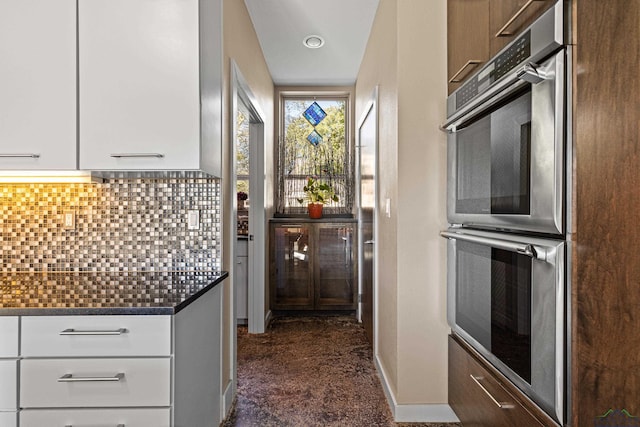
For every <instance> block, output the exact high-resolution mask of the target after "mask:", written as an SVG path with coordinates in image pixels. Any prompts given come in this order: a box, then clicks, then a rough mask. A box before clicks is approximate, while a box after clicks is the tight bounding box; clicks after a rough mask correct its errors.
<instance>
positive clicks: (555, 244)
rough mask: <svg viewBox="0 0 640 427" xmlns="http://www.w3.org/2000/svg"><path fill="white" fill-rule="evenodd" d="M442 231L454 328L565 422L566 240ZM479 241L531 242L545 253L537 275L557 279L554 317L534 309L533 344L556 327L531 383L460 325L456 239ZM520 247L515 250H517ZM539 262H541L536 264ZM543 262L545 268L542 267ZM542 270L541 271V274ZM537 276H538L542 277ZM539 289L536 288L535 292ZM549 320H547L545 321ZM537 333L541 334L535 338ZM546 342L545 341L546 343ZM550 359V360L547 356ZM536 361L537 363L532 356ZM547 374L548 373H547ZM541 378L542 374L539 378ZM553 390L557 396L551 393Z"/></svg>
mask: <svg viewBox="0 0 640 427" xmlns="http://www.w3.org/2000/svg"><path fill="white" fill-rule="evenodd" d="M441 235H442V236H443V237H445V238H447V239H449V241H448V244H447V277H448V280H447V321H448V323H449V326H450V327H451V329H452V331H454V332H455V333H456V334H458V335H459V336H461V337H462V338H463V339H465V340H466V341H467V342H468V343H469V344H470V345H471V346H473V347H474V348H475V349H476V350H477V351H478V352H479V353H480V354H482V355H483V356H484V357H485V358H486V359H487V360H488V361H489V362H490V363H492V364H493V365H494V366H495V367H496V368H497V369H498V370H499V371H500V372H502V373H503V374H504V375H505V376H506V377H507V378H508V379H509V380H511V381H512V382H513V383H514V384H516V385H517V386H518V387H519V388H520V389H521V390H522V391H523V392H524V393H525V394H526V395H528V396H529V397H530V398H531V399H532V400H534V401H535V402H536V404H538V405H539V406H540V407H541V408H543V409H544V410H545V411H546V412H547V413H548V414H549V415H551V416H553V417H554V418H555V419H556V420H557V421H559V422H560V423H562V422H563V421H564V404H565V400H564V399H565V354H564V348H565V325H564V319H565V263H566V243H565V242H564V241H562V240H552V239H541V238H533V237H528V236H515V235H504V234H498V233H490V232H482V231H477V230H474V231H467V230H460V229H455V230H452V229H450V230H449V231H446V232H442V233H441ZM475 238H478V240H475V241H476V242H477V243H478V244H484V245H488V246H495V247H500V248H502V249H505V250H509V249H508V248H507V247H506V246H508V245H505V241H506V242H509V243H512V244H513V245H514V248H515V247H516V246H518V245H525V246H526V245H531V246H532V247H534V248H535V250H536V252H537V253H539V254H544V256H539V257H535V258H534V261H533V263H534V264H533V265H532V267H533V271H532V274H533V275H534V277H535V276H536V275H542V276H543V277H544V275H545V273H544V272H545V270H546V273H550V275H549V277H548V279H549V280H552V281H553V290H554V292H553V298H554V302H555V303H554V304H553V305H554V307H553V313H552V317H553V319H552V320H550V321H549V320H548V319H545V317H547V316H546V315H548V314H550V313H547V312H543V313H540V312H538V313H534V311H533V310H532V347H533V345H534V343H535V342H537V343H540V339H541V337H540V335H539V334H541V333H542V332H543V331H544V329H545V328H546V329H549V328H553V329H554V331H553V334H554V335H553V339H552V341H553V343H552V344H553V347H554V348H553V351H552V352H551V353H552V354H551V356H549V357H548V358H546V359H544V360H538V363H539V365H540V366H536V365H535V364H534V365H532V380H531V384H528V383H526V382H525V381H524V380H523V379H522V378H520V377H519V376H518V375H517V374H515V373H514V372H513V371H511V370H510V369H509V368H508V367H507V366H506V365H505V364H504V363H503V362H502V361H501V360H499V359H498V358H497V357H495V356H494V355H493V354H491V352H490V351H489V350H488V349H486V348H485V347H484V346H483V345H481V344H480V343H479V342H478V341H476V340H475V339H474V338H473V337H472V336H471V335H469V334H468V333H467V332H466V331H465V330H464V329H462V328H460V327H459V326H458V325H457V324H456V318H455V312H456V311H455V301H456V286H455V283H456V262H457V257H456V241H457V240H466V241H474V240H473V239H475ZM515 251H516V250H514V252H515ZM536 264H537V265H536ZM544 264H549V266H547V268H544ZM541 266H542V268H540V267H541ZM540 272H542V273H541V274H539V273H540ZM539 279H540V278H539V277H536V280H539ZM534 292H536V290H535V289H533V290H532V294H533V293H534ZM538 304H539V305H541V306H542V308H543V309H548V308H549V307H548V305H549V301H546V300H545V301H544V302H542V301H540V300H539V299H538ZM545 320H546V321H547V322H546V323H544V321H545ZM541 321H542V322H543V324H542V325H537V326H536V324H535V322H541ZM534 334H537V337H536V338H534ZM542 345H544V344H542ZM534 350H537V349H533V348H532V359H533V358H534V357H533V356H534V353H533V352H534ZM547 359H548V360H547ZM532 363H535V362H534V361H533V360H532ZM549 364H551V365H552V366H553V372H552V373H548V372H544V373H543V374H542V375H541V376H539V377H536V376H534V374H535V375H539V374H540V370H545V371H548V365H549ZM545 374H546V375H545ZM538 378H540V381H542V383H540V382H539V380H538ZM550 393H553V396H549V394H550Z"/></svg>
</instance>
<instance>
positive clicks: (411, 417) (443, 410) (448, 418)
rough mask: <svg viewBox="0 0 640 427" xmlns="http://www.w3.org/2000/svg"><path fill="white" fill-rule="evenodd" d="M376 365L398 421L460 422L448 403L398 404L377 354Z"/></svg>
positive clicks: (394, 418) (395, 419)
mask: <svg viewBox="0 0 640 427" xmlns="http://www.w3.org/2000/svg"><path fill="white" fill-rule="evenodd" d="M375 365H376V369H377V370H378V374H379V376H380V382H381V383H382V389H383V390H384V394H385V396H386V397H387V402H388V403H389V407H390V408H391V413H392V414H393V420H394V421H395V422H398V423H457V422H460V420H459V419H458V417H457V416H456V414H455V412H453V409H451V407H450V406H449V405H447V404H415V405H400V404H398V402H397V400H396V397H395V395H394V394H393V391H392V390H391V387H390V386H389V381H388V376H387V373H386V372H385V370H384V368H383V366H382V363H380V359H379V358H378V356H377V355H376V357H375Z"/></svg>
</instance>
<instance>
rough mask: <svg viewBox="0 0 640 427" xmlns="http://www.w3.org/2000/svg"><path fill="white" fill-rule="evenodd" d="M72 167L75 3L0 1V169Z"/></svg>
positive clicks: (74, 147) (74, 165)
mask: <svg viewBox="0 0 640 427" xmlns="http://www.w3.org/2000/svg"><path fill="white" fill-rule="evenodd" d="M76 168H77V137H76V2H75V0H56V1H52V0H2V1H0V169H5V170H33V169H51V170H68V169H76Z"/></svg>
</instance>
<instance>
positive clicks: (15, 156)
mask: <svg viewBox="0 0 640 427" xmlns="http://www.w3.org/2000/svg"><path fill="white" fill-rule="evenodd" d="M0 157H3V158H22V157H28V158H31V159H37V158H39V157H40V154H36V153H24V154H4V153H0Z"/></svg>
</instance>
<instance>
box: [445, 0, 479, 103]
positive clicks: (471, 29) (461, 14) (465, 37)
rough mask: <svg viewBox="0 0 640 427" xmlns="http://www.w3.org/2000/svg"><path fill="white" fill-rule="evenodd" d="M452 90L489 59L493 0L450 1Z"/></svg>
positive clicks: (449, 72) (449, 88)
mask: <svg viewBox="0 0 640 427" xmlns="http://www.w3.org/2000/svg"><path fill="white" fill-rule="evenodd" d="M447 41H448V48H447V80H448V93H451V92H453V91H454V90H456V89H458V87H460V85H461V84H462V82H464V81H465V80H466V79H467V78H468V77H469V76H471V75H473V74H474V73H475V72H476V71H478V70H479V69H480V68H482V66H483V65H484V64H485V63H486V62H487V60H488V59H489V0H448V2H447Z"/></svg>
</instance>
